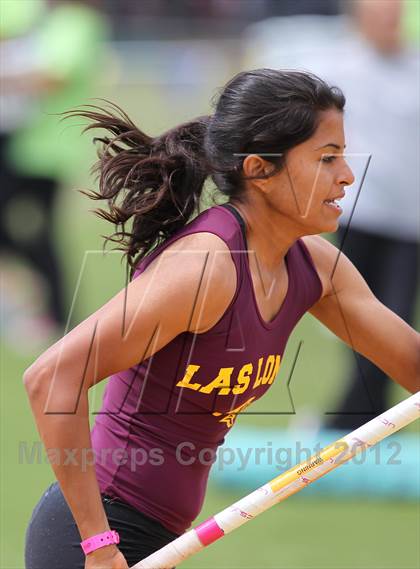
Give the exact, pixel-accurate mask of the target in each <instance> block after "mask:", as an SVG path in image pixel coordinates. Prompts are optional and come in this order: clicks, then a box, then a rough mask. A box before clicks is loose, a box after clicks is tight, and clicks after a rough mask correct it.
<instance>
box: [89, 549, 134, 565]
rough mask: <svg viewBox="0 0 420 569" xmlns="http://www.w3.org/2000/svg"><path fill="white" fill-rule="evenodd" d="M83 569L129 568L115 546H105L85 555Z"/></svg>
mask: <svg viewBox="0 0 420 569" xmlns="http://www.w3.org/2000/svg"><path fill="white" fill-rule="evenodd" d="M85 569H129V566H128V565H127V561H126V560H125V558H124V555H123V554H122V553H121V551H120V550H119V549H118V548H117V546H116V545H107V546H106V547H100V548H99V549H96V550H95V551H92V553H89V554H88V555H86V561H85Z"/></svg>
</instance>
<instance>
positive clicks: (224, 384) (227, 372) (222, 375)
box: [200, 367, 233, 395]
mask: <svg viewBox="0 0 420 569" xmlns="http://www.w3.org/2000/svg"><path fill="white" fill-rule="evenodd" d="M232 372H233V367H221V368H220V371H219V375H218V376H217V377H216V378H215V379H213V381H212V382H211V383H209V384H208V385H206V386H204V387H202V388H201V389H200V393H211V392H212V391H214V390H215V389H219V393H218V395H229V393H230V391H231V389H230V378H231V375H232Z"/></svg>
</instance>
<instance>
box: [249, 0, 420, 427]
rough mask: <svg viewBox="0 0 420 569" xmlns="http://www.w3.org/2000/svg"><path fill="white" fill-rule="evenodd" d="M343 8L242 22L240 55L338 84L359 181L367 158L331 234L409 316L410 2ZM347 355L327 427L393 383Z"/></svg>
mask: <svg viewBox="0 0 420 569" xmlns="http://www.w3.org/2000/svg"><path fill="white" fill-rule="evenodd" d="M415 4H416V5H417V7H416V6H415ZM342 6H343V7H344V11H345V13H344V14H343V15H341V16H337V17H322V16H310V17H309V16H297V17H290V18H272V19H269V20H267V21H265V22H261V23H259V24H256V25H255V26H251V27H250V28H249V30H248V31H247V33H246V34H245V44H246V48H247V61H246V63H247V64H250V63H251V64H252V65H270V66H273V67H280V68H282V67H283V68H285V67H286V68H287V67H289V68H291V67H293V68H297V69H306V70H308V71H312V72H314V73H317V74H319V75H320V76H321V77H325V78H327V79H328V81H329V82H330V83H331V84H334V85H338V86H339V87H340V88H342V90H343V92H344V94H345V96H346V100H347V104H346V133H347V149H346V155H347V156H348V159H349V163H350V164H351V166H352V169H353V171H354V173H355V177H356V180H358V183H360V181H361V180H362V177H363V172H364V168H365V167H366V166H367V162H368V157H369V155H371V160H370V163H369V165H368V169H367V175H366V179H365V181H364V184H363V187H362V190H361V192H360V195H359V198H358V200H357V203H355V200H356V195H357V192H348V193H347V196H346V197H345V198H344V200H343V205H344V211H343V215H342V216H341V219H340V229H339V231H338V232H337V236H338V241H339V243H340V244H341V243H343V246H342V250H343V251H344V253H345V254H346V255H348V256H349V258H350V259H351V260H352V261H353V262H354V264H355V265H356V266H357V268H358V269H359V270H360V272H361V273H362V275H363V277H364V278H365V280H366V282H367V283H368V285H369V287H370V288H371V290H372V291H373V293H374V294H375V295H376V296H377V297H378V298H379V299H380V300H381V302H383V303H384V304H385V305H386V306H388V307H389V308H391V310H393V311H394V312H395V313H397V314H398V315H399V316H401V317H402V318H403V319H405V320H407V321H408V322H411V323H412V322H413V320H414V312H415V303H416V295H417V292H418V275H419V226H420V218H419V211H420V207H419V199H420V197H419V187H420V171H419V160H418V157H419V156H420V140H419V132H420V124H419V122H420V118H419V112H420V109H419V101H420V71H419V47H418V41H417V42H408V41H407V39H406V36H407V35H408V34H407V33H406V30H409V33H410V37H411V39H414V38H415V37H416V34H418V16H419V14H418V6H419V3H418V2H415V3H414V2H403V1H400V0H375V1H363V0H360V1H359V0H351V1H348V2H344V3H342ZM415 21H416V22H417V26H415V25H414V22H415ZM403 24H404V25H403ZM417 39H418V35H417ZM357 155H358V156H357ZM353 208H355V209H354V214H353V216H352V217H351V212H352V211H353ZM347 228H348V229H347ZM355 358H356V363H355V365H354V367H353V370H352V372H351V377H349V380H348V382H347V384H346V385H345V388H344V391H345V392H344V394H343V396H342V400H341V401H340V403H339V405H338V409H337V410H336V411H334V413H332V416H331V417H330V418H329V421H328V424H329V426H330V427H332V428H337V429H344V430H346V431H349V430H352V429H355V428H357V427H358V426H360V425H361V424H363V423H365V422H366V421H368V420H370V419H372V417H373V416H375V415H377V414H379V413H382V412H383V411H385V410H386V409H387V408H388V407H389V402H387V400H388V394H389V391H390V387H391V385H392V382H391V381H390V380H389V379H388V378H387V377H386V375H385V374H384V373H383V372H382V371H381V370H380V369H379V368H378V367H376V366H375V365H374V364H373V363H372V362H370V361H368V360H367V359H365V358H363V357H362V356H360V355H358V354H355Z"/></svg>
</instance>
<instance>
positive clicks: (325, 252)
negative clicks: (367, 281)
mask: <svg viewBox="0 0 420 569" xmlns="http://www.w3.org/2000/svg"><path fill="white" fill-rule="evenodd" d="M301 241H302V242H303V243H304V245H305V246H306V248H307V250H308V251H309V253H310V255H311V257H312V261H313V263H314V266H315V269H316V271H317V273H318V276H319V278H320V280H321V283H322V291H323V292H322V296H323V297H324V296H327V295H329V294H331V292H332V289H333V286H332V277H333V275H334V271H335V270H336V268H337V266H338V262H339V259H340V256H343V258H346V259H347V257H346V256H345V255H344V253H341V251H340V249H339V248H338V247H336V246H335V245H334V244H333V243H331V242H330V241H328V239H325V237H322V236H321V235H305V236H304V237H302V238H301Z"/></svg>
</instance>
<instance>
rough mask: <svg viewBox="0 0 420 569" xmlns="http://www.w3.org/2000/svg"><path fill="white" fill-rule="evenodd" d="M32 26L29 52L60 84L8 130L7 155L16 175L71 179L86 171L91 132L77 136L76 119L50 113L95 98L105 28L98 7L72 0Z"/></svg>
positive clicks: (102, 63) (78, 122)
mask: <svg viewBox="0 0 420 569" xmlns="http://www.w3.org/2000/svg"><path fill="white" fill-rule="evenodd" d="M34 31H35V34H36V38H37V39H36V53H35V54H34V57H36V58H37V60H38V61H39V66H40V69H41V70H43V72H44V73H45V74H46V75H47V76H48V77H50V78H51V79H53V80H54V79H57V80H59V82H60V83H58V87H55V88H54V89H52V90H51V91H49V92H45V93H44V94H40V95H39V102H38V103H39V112H38V113H36V115H35V118H34V119H32V120H31V121H30V122H29V123H28V124H26V125H25V126H24V127H23V128H20V129H19V130H17V131H15V133H14V134H13V135H12V139H11V143H10V146H9V158H10V161H11V162H12V164H13V165H14V167H15V168H16V169H17V170H18V171H19V172H21V173H22V174H25V175H29V176H47V177H54V178H59V179H61V180H63V181H64V182H70V183H74V182H75V181H76V182H77V181H78V180H80V179H81V175H83V177H85V176H86V172H85V170H86V165H87V164H88V163H89V162H88V161H89V160H91V159H92V158H94V157H95V152H94V147H93V145H92V143H91V137H89V136H81V131H82V124H83V120H82V119H77V120H74V119H70V120H65V121H63V122H60V117H58V116H54V115H53V113H60V112H63V111H66V110H69V109H70V108H74V107H78V106H80V105H83V104H88V103H91V104H94V103H95V101H89V100H88V99H89V98H91V97H97V96H99V95H98V93H97V92H95V91H96V87H95V85H96V81H97V78H98V76H99V74H100V73H101V72H102V71H103V68H104V66H105V65H106V61H105V53H104V51H105V47H106V46H105V41H106V39H107V38H108V36H109V28H108V25H107V21H106V19H105V18H104V17H103V16H102V14H101V13H100V12H98V11H95V10H93V9H92V8H89V7H88V6H85V5H83V4H79V3H78V2H62V3H61V2H60V3H59V4H58V5H57V6H56V7H54V8H53V9H52V10H51V11H49V12H46V13H45V14H44V16H43V18H42V20H41V23H40V25H39V26H38V28H37V29H36V30H34ZM61 82H62V83H61ZM84 124H87V123H86V121H85V123H84ZM81 173H82V174H81Z"/></svg>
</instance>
